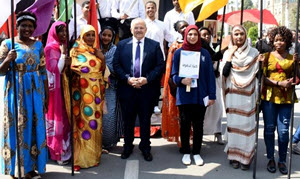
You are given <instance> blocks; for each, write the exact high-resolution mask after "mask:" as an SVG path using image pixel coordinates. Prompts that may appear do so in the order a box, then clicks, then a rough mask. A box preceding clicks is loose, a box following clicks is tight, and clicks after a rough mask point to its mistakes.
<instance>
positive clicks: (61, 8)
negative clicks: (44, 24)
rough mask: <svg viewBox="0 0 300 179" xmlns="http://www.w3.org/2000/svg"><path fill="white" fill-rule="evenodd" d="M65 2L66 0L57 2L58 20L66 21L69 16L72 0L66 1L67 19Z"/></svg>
mask: <svg viewBox="0 0 300 179" xmlns="http://www.w3.org/2000/svg"><path fill="white" fill-rule="evenodd" d="M65 2H66V1H65V0H60V1H59V4H58V7H59V16H58V20H59V21H63V22H67V21H68V20H69V19H70V18H71V14H72V8H73V4H74V0H68V2H67V3H68V19H67V18H66V3H65Z"/></svg>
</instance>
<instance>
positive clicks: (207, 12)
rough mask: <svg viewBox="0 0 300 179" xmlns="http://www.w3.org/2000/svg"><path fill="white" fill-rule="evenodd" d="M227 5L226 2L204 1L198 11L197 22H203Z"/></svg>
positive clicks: (222, 0)
mask: <svg viewBox="0 0 300 179" xmlns="http://www.w3.org/2000/svg"><path fill="white" fill-rule="evenodd" d="M227 3H228V0H205V1H204V2H203V5H202V8H201V10H200V13H199V16H198V18H197V20H196V21H197V22H200V21H203V20H205V19H207V18H208V17H209V16H211V15H212V14H213V13H215V12H217V11H218V10H219V9H221V8H222V7H224V6H225V5H226V4H227Z"/></svg>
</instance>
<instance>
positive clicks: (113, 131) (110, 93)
mask: <svg viewBox="0 0 300 179" xmlns="http://www.w3.org/2000/svg"><path fill="white" fill-rule="evenodd" d="M116 49H117V47H116V46H115V45H114V44H111V45H110V47H109V50H108V51H107V52H106V53H104V56H105V62H106V65H107V67H108V68H109V71H110V73H111V74H110V76H109V87H108V88H106V89H105V100H106V104H107V112H108V113H107V114H103V121H102V130H103V134H102V145H103V147H104V148H106V149H109V148H111V147H113V146H115V145H116V144H117V143H118V142H119V138H120V136H121V135H120V134H121V131H122V128H121V126H122V125H121V124H120V122H121V121H120V119H121V115H120V108H118V105H119V104H118V99H117V78H116V77H115V73H114V70H113V57H114V54H115V51H116Z"/></svg>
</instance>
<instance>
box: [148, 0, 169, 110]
mask: <svg viewBox="0 0 300 179" xmlns="http://www.w3.org/2000/svg"><path fill="white" fill-rule="evenodd" d="M145 9H146V19H145V22H146V25H147V32H146V37H148V38H149V39H152V40H155V41H157V42H159V44H160V48H161V51H162V53H163V56H164V60H165V59H166V56H165V54H166V50H165V49H166V48H165V43H164V42H165V41H167V42H173V41H174V40H173V35H172V34H170V33H169V31H168V30H167V28H166V26H165V24H164V22H162V21H160V20H158V19H156V18H155V14H156V12H157V6H156V3H155V2H154V1H148V2H146V5H145ZM159 96H160V90H159V91H158V96H157V101H156V102H155V103H156V106H155V107H154V113H160V112H161V111H160V109H159V107H158V103H159Z"/></svg>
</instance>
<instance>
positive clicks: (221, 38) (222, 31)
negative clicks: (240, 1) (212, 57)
mask: <svg viewBox="0 0 300 179" xmlns="http://www.w3.org/2000/svg"><path fill="white" fill-rule="evenodd" d="M225 13H226V5H225V6H224V8H223V18H222V26H221V34H220V36H221V37H220V51H221V50H222V42H223V33H224V23H225ZM219 66H220V60H219V61H218V64H217V71H219Z"/></svg>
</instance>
